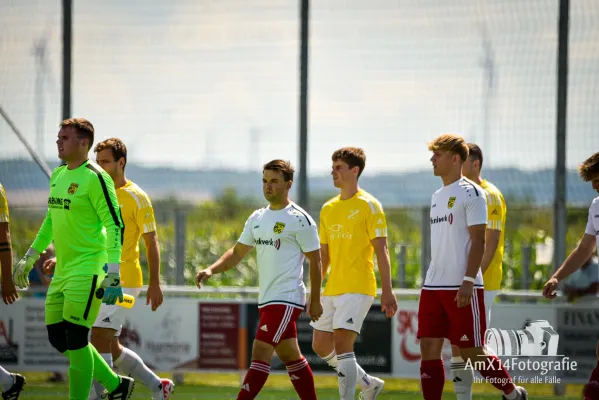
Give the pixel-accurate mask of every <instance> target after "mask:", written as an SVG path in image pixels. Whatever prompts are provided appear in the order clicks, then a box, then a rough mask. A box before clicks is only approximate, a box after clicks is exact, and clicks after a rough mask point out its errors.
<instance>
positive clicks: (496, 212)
mask: <svg viewBox="0 0 599 400" xmlns="http://www.w3.org/2000/svg"><path fill="white" fill-rule="evenodd" d="M487 200H488V201H487V220H488V222H487V230H486V233H485V252H484V254H483V259H482V261H481V264H480V269H481V271H482V273H483V274H484V273H485V272H486V271H487V269H488V268H489V265H491V262H492V261H493V257H495V252H496V251H497V247H499V239H500V238H501V231H502V230H503V229H505V227H504V226H503V224H502V223H501V221H502V220H503V209H502V200H501V198H500V197H499V196H498V195H497V194H496V193H489V195H488V198H487Z"/></svg>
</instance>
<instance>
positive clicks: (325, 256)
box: [318, 210, 331, 280]
mask: <svg viewBox="0 0 599 400" xmlns="http://www.w3.org/2000/svg"><path fill="white" fill-rule="evenodd" d="M323 214H324V213H323V210H320V222H319V227H318V236H319V238H320V262H321V265H322V267H321V270H322V279H323V280H324V278H325V276H327V271H328V270H329V264H330V263H331V258H330V253H329V235H328V233H327V227H326V225H325V219H324V218H325V217H324V215H323Z"/></svg>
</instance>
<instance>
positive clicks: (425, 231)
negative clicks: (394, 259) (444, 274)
mask: <svg viewBox="0 0 599 400" xmlns="http://www.w3.org/2000/svg"><path fill="white" fill-rule="evenodd" d="M420 229H421V232H422V240H421V244H420V278H421V279H422V284H424V278H425V277H426V270H427V269H428V265H429V264H430V262H431V221H430V208H429V206H425V207H423V208H422V211H421V220H420Z"/></svg>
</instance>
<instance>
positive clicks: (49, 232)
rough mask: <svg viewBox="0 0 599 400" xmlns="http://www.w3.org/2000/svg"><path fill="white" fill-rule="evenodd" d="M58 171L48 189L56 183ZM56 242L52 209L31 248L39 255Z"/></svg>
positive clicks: (52, 177)
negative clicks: (53, 241)
mask: <svg viewBox="0 0 599 400" xmlns="http://www.w3.org/2000/svg"><path fill="white" fill-rule="evenodd" d="M55 173H56V169H55V170H54V171H52V176H51V177H50V183H48V188H50V187H52V186H51V185H52V184H53V183H54V179H55ZM52 240H54V231H53V228H52V214H51V212H50V208H48V211H47V212H46V217H45V218H44V221H43V222H42V226H40V229H39V231H37V235H36V236H35V240H34V241H33V243H32V244H31V247H32V248H33V249H34V250H37V251H38V252H39V253H43V252H44V251H46V249H47V248H48V246H50V243H52Z"/></svg>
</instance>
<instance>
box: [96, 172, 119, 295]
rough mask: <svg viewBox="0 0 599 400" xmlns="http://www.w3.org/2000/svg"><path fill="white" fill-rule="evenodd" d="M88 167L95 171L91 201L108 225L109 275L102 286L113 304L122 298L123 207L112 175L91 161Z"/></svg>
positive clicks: (104, 223) (105, 225)
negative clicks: (121, 208)
mask: <svg viewBox="0 0 599 400" xmlns="http://www.w3.org/2000/svg"><path fill="white" fill-rule="evenodd" d="M87 167H88V168H89V169H90V170H92V171H93V172H94V173H95V176H93V177H91V178H90V182H89V191H88V196H89V200H90V202H91V204H92V206H93V207H94V209H95V211H96V214H97V215H98V218H99V219H100V221H101V222H102V225H103V226H104V228H106V253H107V259H106V261H107V263H106V266H105V271H106V277H105V278H104V279H103V280H102V282H101V283H100V286H101V287H102V288H104V297H103V298H102V302H103V303H105V304H109V305H112V304H115V303H116V302H117V300H118V301H123V289H122V287H121V277H120V269H121V250H122V245H123V231H124V230H125V225H124V224H123V220H122V218H121V210H120V208H119V202H118V200H117V197H116V191H115V189H114V182H113V181H112V178H111V177H110V175H108V174H107V173H106V172H104V171H103V170H99V169H96V167H95V166H93V165H92V164H88V165H87Z"/></svg>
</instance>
